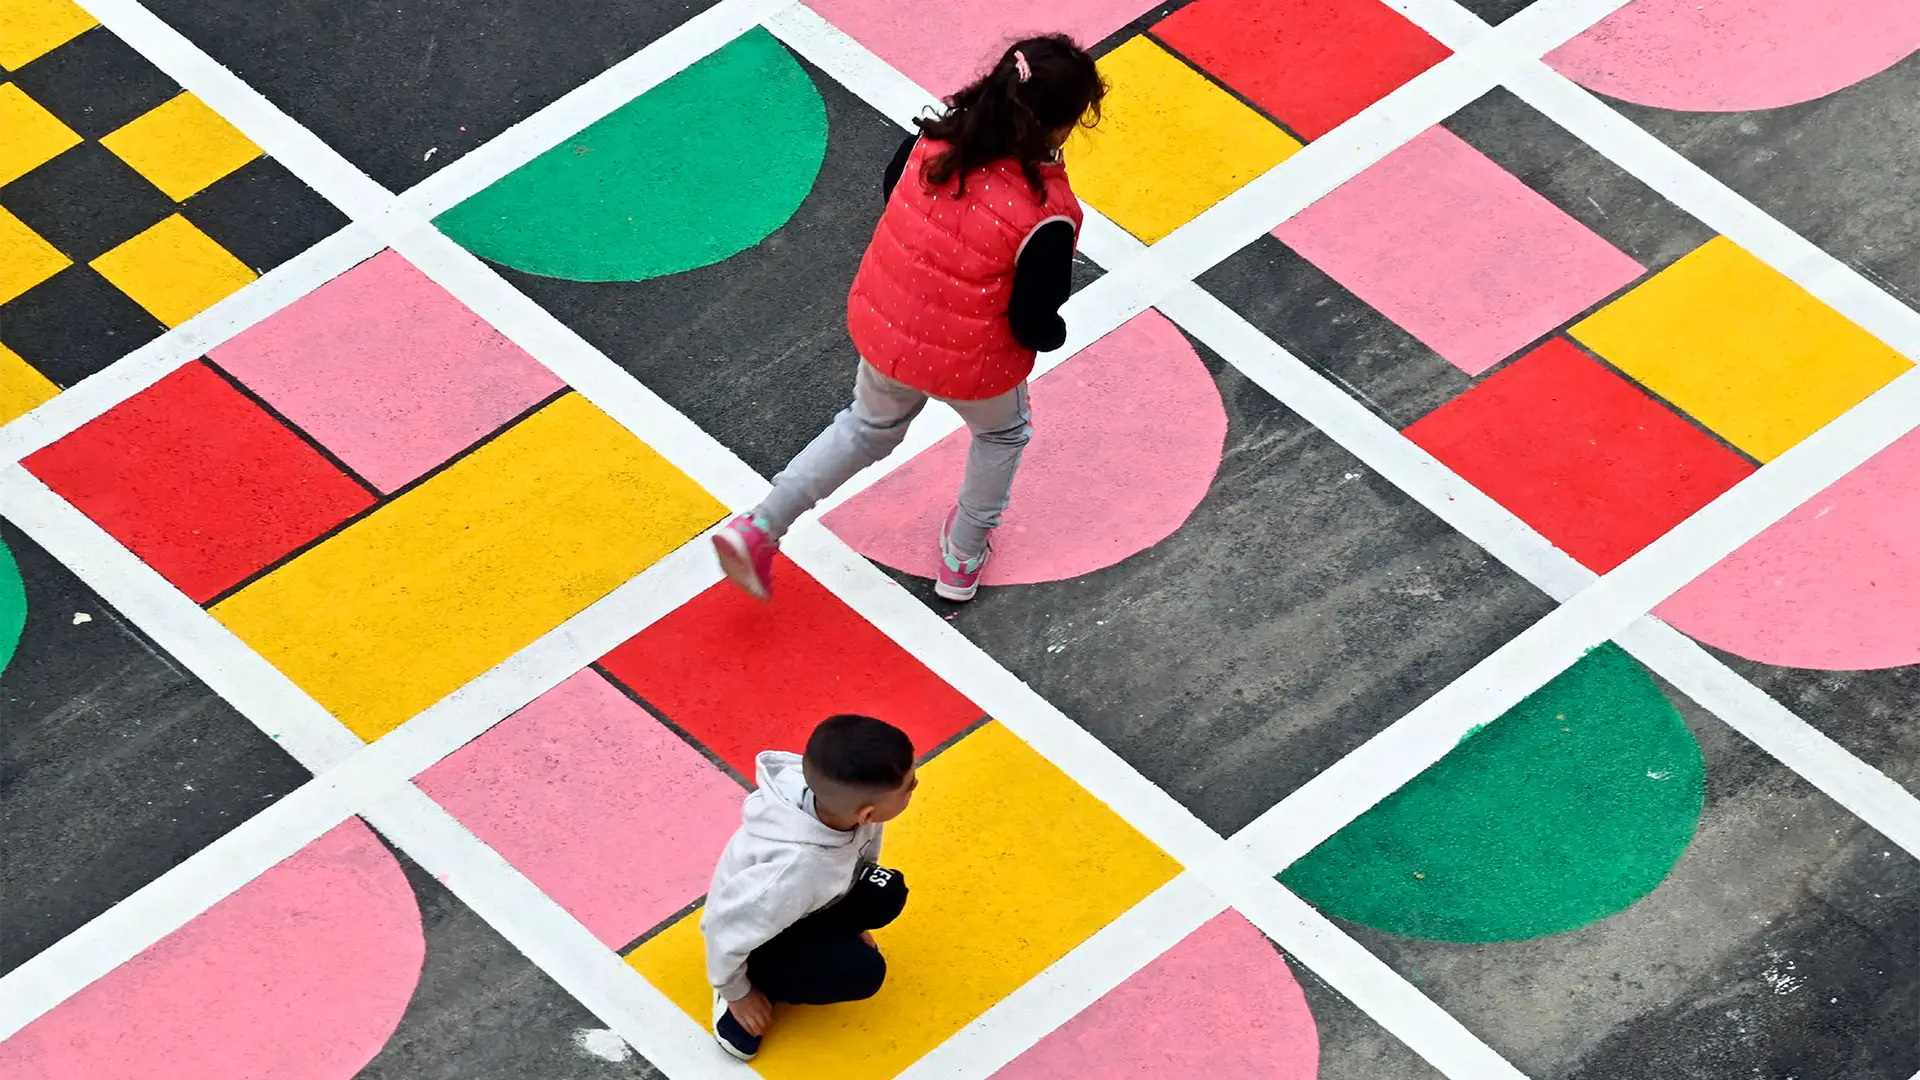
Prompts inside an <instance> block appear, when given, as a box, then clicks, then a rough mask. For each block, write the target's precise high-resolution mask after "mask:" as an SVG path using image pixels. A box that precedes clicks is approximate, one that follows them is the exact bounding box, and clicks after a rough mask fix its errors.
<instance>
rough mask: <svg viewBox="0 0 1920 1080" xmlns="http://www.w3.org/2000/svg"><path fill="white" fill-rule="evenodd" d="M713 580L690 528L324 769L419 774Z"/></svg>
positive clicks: (343, 776) (704, 545) (380, 780)
mask: <svg viewBox="0 0 1920 1080" xmlns="http://www.w3.org/2000/svg"><path fill="white" fill-rule="evenodd" d="M718 581H720V568H719V565H718V564H717V562H716V560H715V559H714V557H713V548H712V546H711V545H710V544H709V543H708V541H707V536H706V535H704V534H703V535H701V536H697V537H695V538H694V539H693V540H691V541H690V542H688V543H687V544H685V545H683V546H681V547H680V548H679V549H678V550H676V551H674V552H673V553H672V554H671V555H668V556H667V557H666V558H664V559H662V560H660V561H659V562H657V563H654V564H653V565H652V566H649V567H647V568H646V569H645V570H644V571H642V572H641V573H640V574H638V575H637V576H635V577H633V578H632V579H630V580H629V581H627V583H626V584H624V585H622V586H620V587H619V588H617V589H615V590H614V591H613V592H611V593H608V594H607V595H606V596H604V597H602V598H600V599H599V600H598V601H595V602H594V603H593V604H591V605H590V606H588V607H587V609H586V610H584V611H582V612H580V613H579V614H578V615H575V616H574V617H573V618H571V619H568V620H567V621H566V622H564V623H561V624H560V625H559V626H558V627H556V628H554V629H553V630H550V631H548V632H547V633H546V634H543V635H541V637H540V639H539V640H538V641H535V642H534V643H533V644H531V645H528V646H527V647H526V648H524V649H521V650H520V651H519V652H517V653H515V654H514V655H513V656H511V657H509V658H507V659H506V660H504V661H502V662H501V663H500V664H499V665H497V666H495V667H494V668H493V669H492V670H490V671H488V672H487V673H486V674H484V675H481V676H480V677H479V678H476V679H474V680H473V681H472V682H470V683H468V684H466V685H465V686H463V687H461V688H460V689H458V690H455V691H454V692H453V693H451V694H449V695H447V696H446V697H444V698H441V699H440V700H439V701H437V702H435V703H434V704H433V705H431V706H429V707H428V708H427V709H426V710H425V711H423V712H421V713H419V714H418V715H416V716H414V717H413V718H412V719H411V720H408V721H407V722H406V723H405V724H402V725H401V726H400V727H398V728H396V729H394V730H393V731H392V732H390V733H388V734H387V735H386V736H385V737H384V738H382V739H381V740H380V741H378V742H376V743H374V744H373V745H371V746H369V747H367V748H366V749H365V750H363V751H361V752H360V753H359V754H357V755H355V757H354V758H353V760H351V761H348V762H347V763H345V764H343V765H341V766H340V767H339V768H337V769H335V770H334V771H333V772H332V773H329V774H328V775H329V777H331V778H335V779H337V781H338V782H339V783H341V784H344V785H349V786H354V787H359V788H370V787H382V788H384V787H388V786H391V785H392V784H393V783H395V782H397V781H402V780H407V779H410V778H412V777H414V776H418V775H419V774H420V773H422V772H425V771H426V770H427V769H430V768H432V767H433V766H434V765H435V764H436V763H438V762H439V761H440V760H441V759H442V758H444V757H446V756H447V755H448V754H451V753H453V752H454V751H455V750H458V749H460V748H461V747H462V746H465V745H466V744H468V743H470V742H472V741H473V740H475V739H477V738H479V737H480V736H481V735H484V734H486V732H487V731H488V730H490V729H491V728H492V727H493V726H494V725H495V724H497V723H499V722H501V721H502V720H504V719H505V718H507V717H508V716H511V715H512V714H513V713H515V712H517V711H519V710H520V709H521V708H522V707H524V706H525V705H526V704H527V703H528V702H530V701H532V700H533V699H535V698H537V697H539V696H540V695H541V694H544V693H546V692H547V691H549V690H551V689H553V688H554V687H556V686H558V685H560V684H561V683H562V682H565V681H566V680H567V679H568V678H571V677H572V676H573V675H574V674H575V673H576V672H578V671H580V669H582V668H584V667H586V666H587V665H588V664H591V663H593V662H594V661H595V660H598V659H600V658H601V657H602V656H605V655H606V654H607V653H609V652H611V651H612V650H613V649H614V648H615V647H616V646H618V645H620V644H622V643H624V642H625V641H626V640H627V639H628V638H631V637H632V636H634V635H635V634H638V633H639V632H641V631H642V630H645V629H646V628H647V627H649V626H652V625H653V624H654V623H655V622H656V621H658V620H660V619H662V618H664V617H666V616H667V615H669V614H671V613H672V612H673V611H674V609H676V608H678V607H680V606H681V605H682V604H685V603H686V602H687V601H689V600H691V599H693V598H694V597H695V596H697V595H698V594H699V593H700V592H701V591H702V590H704V589H706V588H707V587H708V586H710V585H713V584H715V583H717V582H718Z"/></svg>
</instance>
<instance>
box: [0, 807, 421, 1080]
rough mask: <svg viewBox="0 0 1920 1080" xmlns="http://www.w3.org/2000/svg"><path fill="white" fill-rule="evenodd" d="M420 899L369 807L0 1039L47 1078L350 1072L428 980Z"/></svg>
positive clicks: (21, 1065) (5, 1070)
mask: <svg viewBox="0 0 1920 1080" xmlns="http://www.w3.org/2000/svg"><path fill="white" fill-rule="evenodd" d="M425 955H426V942H425V940H424V939H423V937H422V936H421V931H420V909H419V906H418V904H417V903H416V902H415V901H414V897H413V889H412V887H411V886H409V885H408V884H407V879H406V875H405V873H403V872H402V871H401V869H400V866H399V864H398V863H397V862H395V861H394V858H393V855H392V853H390V852H389V851H388V850H387V849H386V847H385V846H383V845H382V844H381V843H380V841H379V840H378V839H376V838H375V837H374V835H373V833H372V831H371V830H369V829H368V828H367V827H366V826H365V825H364V824H362V823H361V822H360V820H359V819H358V818H354V819H351V820H349V821H347V822H346V823H345V824H343V825H340V826H338V827H336V828H335V829H333V830H332V831H331V832H328V833H327V834H326V835H324V836H322V837H320V838H319V839H318V840H315V841H314V842H313V843H311V844H308V845H307V846H306V847H305V848H302V849H301V850H300V851H299V852H297V853H296V854H294V855H293V856H292V857H291V858H288V859H287V860H286V861H284V862H282V863H280V864H279V865H277V866H275V867H273V868H272V869H270V870H268V871H267V872H266V873H264V874H262V875H260V876H259V877H258V878H255V879H254V880H253V881H251V882H249V883H247V884H246V885H244V886H242V887H241V888H240V890H239V891H237V892H235V893H234V894H233V895H231V896H229V897H227V898H226V899H225V900H222V901H220V902H219V903H217V904H215V905H214V906H213V907H211V908H208V909H207V910H206V911H205V912H204V913H202V914H201V915H200V916H199V917H198V918H196V919H194V920H193V921H192V922H189V923H188V924H186V925H185V926H183V927H181V928H180V929H178V930H176V931H174V932H173V933H171V934H169V935H167V936H166V937H164V938H162V939H161V940H160V941H159V942H158V943H157V944H155V945H154V946H153V947H152V948H150V949H148V950H147V951H146V952H143V953H141V954H140V955H139V956H136V957H134V958H133V959H132V960H129V961H128V962H126V963H125V964H122V965H121V966H119V967H117V968H115V969H114V970H112V971H110V972H108V973H107V974H106V975H105V976H104V977H102V978H101V979H99V980H98V981H96V982H94V983H93V984H92V985H90V986H88V987H86V988H85V989H84V990H81V991H80V992H79V993H78V994H75V995H74V996H73V997H70V998H68V999H67V1000H66V1001H64V1002H62V1003H61V1004H60V1005H58V1006H57V1007H55V1008H54V1009H53V1010H52V1011H51V1012H48V1013H47V1014H46V1015H44V1016H42V1017H40V1018H39V1019H38V1020H35V1021H34V1022H33V1023H31V1024H29V1025H27V1026H26V1027H25V1028H22V1029H21V1030H20V1032H19V1033H18V1034H16V1035H15V1036H14V1037H13V1038H11V1039H9V1040H7V1041H6V1042H4V1043H0V1076H10V1077H32V1078H35V1080H120V1078H132V1077H139V1078H141V1080H347V1078H348V1077H351V1076H353V1075H354V1074H355V1073H357V1072H359V1071H360V1070H361V1069H362V1068H363V1067H364V1066H365V1065H366V1064H367V1062H368V1061H371V1060H372V1059H373V1056H374V1054H376V1053H378V1052H379V1050H380V1048H381V1047H382V1046H384V1045H385V1044H386V1041H387V1039H388V1037H389V1036H391V1035H392V1034H393V1030H394V1028H395V1026H396V1025H398V1024H399V1022H400V1014H401V1013H402V1012H404V1011H405V1010H406V1007H407V1002H408V1001H409V1000H410V999H411V998H412V996H413V990H414V986H415V984H417V983H418V982H419V980H420V965H421V961H422V960H423V959H424V957H425Z"/></svg>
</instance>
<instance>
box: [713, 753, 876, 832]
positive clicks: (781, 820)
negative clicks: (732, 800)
mask: <svg viewBox="0 0 1920 1080" xmlns="http://www.w3.org/2000/svg"><path fill="white" fill-rule="evenodd" d="M754 780H755V782H756V783H758V784H759V785H760V786H759V788H758V789H757V790H756V791H754V793H753V794H751V795H749V796H747V802H746V806H745V807H744V808H743V813H742V817H743V819H744V820H743V822H742V823H743V825H744V826H745V828H746V831H747V833H748V834H749V835H751V836H754V837H757V838H758V839H761V840H768V841H772V842H773V843H776V844H808V845H811V846H814V847H823V848H838V847H846V846H848V845H849V844H852V843H853V842H854V838H855V837H856V836H857V835H858V833H859V830H857V829H856V830H854V831H853V832H841V831H840V830H838V829H832V828H828V827H827V826H826V825H825V824H823V823H821V821H820V819H819V818H818V817H815V816H814V813H813V811H811V810H809V809H807V806H806V803H807V778H806V774H805V773H803V772H802V771H801V769H800V755H799V754H795V753H790V752H788V751H785V750H763V751H761V752H760V756H758V757H756V758H755V759H754Z"/></svg>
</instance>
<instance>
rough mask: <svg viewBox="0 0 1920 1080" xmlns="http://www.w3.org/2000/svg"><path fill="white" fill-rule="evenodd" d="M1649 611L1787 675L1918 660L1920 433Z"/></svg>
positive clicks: (1875, 458) (1906, 438)
mask: <svg viewBox="0 0 1920 1080" xmlns="http://www.w3.org/2000/svg"><path fill="white" fill-rule="evenodd" d="M1654 613H1655V614H1656V615H1658V616H1660V617H1661V618H1662V619H1665V620H1666V621H1667V622H1669V623H1671V624H1672V625H1673V626H1675V627H1677V628H1679V629H1680V630H1682V631H1684V632H1686V633H1688V634H1691V635H1692V636H1693V637H1695V638H1698V639H1699V640H1701V641H1704V642H1706V643H1707V644H1709V645H1712V646H1714V647H1716V648H1720V649H1725V650H1727V651H1728V652H1731V653H1735V654H1737V655H1739V656H1744V657H1746V658H1747V659H1749V660H1757V661H1759V662H1761V663H1763V664H1777V665H1780V666H1782V667H1797V668H1816V669H1819V670H1823V671H1863V670H1872V669H1878V668H1890V667H1904V666H1906V665H1908V664H1920V431H1916V432H1913V433H1911V434H1908V435H1906V436H1904V437H1902V438H1901V439H1900V440H1899V441H1897V442H1895V443H1894V444H1893V445H1892V446H1889V447H1887V448H1886V449H1885V450H1882V451H1881V452H1880V453H1878V454H1876V455H1874V456H1873V457H1872V458H1870V459H1868V460H1867V462H1866V463H1865V464H1863V465H1861V466H1860V467H1859V468H1857V469H1855V470H1853V471H1852V472H1850V473H1848V474H1847V475H1846V476H1844V477H1841V478H1840V479H1839V480H1838V481H1837V482H1835V483H1834V484H1833V485H1832V486H1831V487H1829V488H1827V489H1826V490H1825V491H1822V492H1821V493H1820V494H1818V495H1816V496H1814V497H1813V498H1811V499H1809V500H1807V501H1806V502H1805V503H1803V504H1801V505H1800V507H1799V508H1797V509H1796V510H1794V511H1793V512H1792V513H1791V514H1788V515H1787V516H1786V517H1784V518H1782V519H1780V520H1779V521H1778V522H1775V523H1774V524H1773V525H1772V526H1771V527H1770V528H1768V529H1767V530H1766V531H1765V532H1762V533H1761V534H1760V535H1759V536H1756V537H1754V538H1753V539H1752V540H1750V541H1748V542H1747V543H1746V545H1745V546H1743V547H1741V548H1740V549H1739V550H1738V551H1735V552H1734V553H1733V554H1732V555H1729V556H1727V557H1726V558H1725V559H1722V560H1721V561H1720V562H1719V563H1717V564H1715V565H1714V567H1713V568H1712V569H1710V570H1708V571H1707V572H1706V573H1704V574H1702V575H1700V576H1699V577H1698V578H1696V579H1694V581H1693V582H1692V583H1691V584H1689V585H1688V586H1687V587H1686V588H1684V589H1681V590H1680V591H1679V592H1678V593H1675V594H1674V595H1673V596H1672V597H1671V598H1670V599H1668V600H1667V602H1666V603H1664V604H1661V605H1660V606H1659V607H1658V608H1656V609H1655V611H1654Z"/></svg>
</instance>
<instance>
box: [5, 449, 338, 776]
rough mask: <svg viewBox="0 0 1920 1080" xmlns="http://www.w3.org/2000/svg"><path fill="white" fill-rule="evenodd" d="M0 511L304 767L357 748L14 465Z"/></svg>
mask: <svg viewBox="0 0 1920 1080" xmlns="http://www.w3.org/2000/svg"><path fill="white" fill-rule="evenodd" d="M0 515H3V516H5V517H6V518H7V520H9V521H11V522H13V523H14V524H15V525H18V526H19V527H20V528H21V529H22V530H24V531H25V532H26V534H27V535H28V536H30V537H32V538H33V542H34V543H36V544H39V545H40V546H41V547H43V548H46V549H47V551H48V552H50V553H52V555H53V557H54V558H56V559H58V560H60V562H61V564H62V565H64V566H65V567H66V568H67V569H69V570H71V571H73V573H74V574H75V576H77V577H79V578H80V580H81V581H83V582H85V583H86V584H87V587H88V588H90V589H92V590H93V591H94V592H97V593H99V594H100V596H101V597H102V598H103V599H105V600H106V601H107V602H108V603H109V604H112V605H113V606H114V607H115V608H116V609H118V610H119V612H120V613H121V614H122V615H125V616H126V617H127V619H128V620H130V621H131V622H132V623H133V624H134V625H135V626H138V627H139V628H140V629H141V630H143V631H145V632H146V633H147V634H148V635H149V636H151V637H152V638H153V640H154V643H155V644H157V645H159V646H160V648H162V649H164V650H166V651H167V652H168V653H170V654H171V655H173V656H174V657H176V658H178V659H179V660H180V661H181V662H182V663H184V664H186V665H187V666H188V669H189V670H191V671H192V672H193V673H194V674H195V675H197V676H199V678H200V680H201V681H202V682H205V683H206V684H207V687H208V688H209V689H211V690H212V691H213V692H214V693H216V694H218V695H220V696H221V697H223V698H225V699H226V700H227V702H228V703H229V704H231V705H232V706H233V707H234V708H236V709H238V710H240V712H241V714H242V715H244V716H246V717H247V718H248V719H249V720H251V721H253V723H254V724H255V725H256V726H258V727H259V728H260V730H261V731H262V732H264V733H265V734H266V735H267V736H268V737H270V738H272V739H273V740H274V741H275V742H278V743H279V744H280V746H281V748H282V749H284V750H286V751H287V753H289V754H292V755H293V758H294V760H296V761H298V762H299V763H300V764H301V765H303V766H305V767H306V768H307V769H308V770H310V771H312V772H315V773H319V772H323V771H325V770H326V769H328V768H331V767H332V766H334V765H338V764H339V763H341V762H342V761H345V760H346V759H347V758H349V757H352V756H353V755H354V754H355V753H357V752H358V751H359V750H360V749H361V746H362V744H361V742H360V740H359V739H358V738H356V737H355V736H354V735H353V733H351V732H349V731H348V730H347V729H346V728H344V727H342V726H340V723H339V722H338V721H337V720H335V719H334V718H333V716H332V714H331V713H328V712H327V711H326V710H325V709H323V708H321V707H320V705H319V703H318V702H316V701H314V700H313V698H311V697H309V696H307V693H306V691H304V690H302V689H300V688H299V687H298V686H296V685H294V683H293V680H291V679H289V678H287V677H286V676H285V675H282V674H281V673H280V671H279V669H277V668H275V667H274V666H273V665H272V664H269V663H267V661H266V660H265V659H264V658H262V657H261V656H260V654H259V653H257V652H254V651H253V649H252V648H250V647H249V646H248V645H247V644H246V643H245V642H243V641H241V640H240V639H239V638H238V637H237V636H235V635H234V633H233V631H231V630H228V629H227V628H226V627H224V626H222V625H220V623H219V621H218V620H216V619H214V617H213V616H212V615H210V614H208V613H207V611H206V610H205V609H204V608H202V607H201V606H200V605H198V604H196V603H194V602H193V601H192V600H190V599H188V598H187V596H186V594H185V593H182V592H181V591H180V590H178V589H176V588H174V587H173V586H172V585H171V584H170V583H168V581H167V580H166V579H165V578H163V577H161V576H160V574H159V573H158V572H157V571H155V570H154V569H153V568H152V567H150V566H148V565H147V564H146V563H144V562H141V561H140V558H139V556H137V555H135V554H134V553H133V552H131V551H128V550H127V549H126V548H125V547H124V546H122V545H121V543H120V542H119V541H118V540H115V539H114V538H113V537H112V536H110V535H108V534H107V532H106V531H105V530H103V529H101V528H100V526H98V525H96V524H94V523H93V522H92V521H91V520H90V519H88V518H87V516H86V515H85V514H82V513H81V512H80V511H79V510H76V509H75V508H74V507H73V506H72V504H70V503H68V502H67V501H66V500H65V499H62V498H61V497H60V496H59V495H56V494H55V493H54V492H53V491H52V490H51V489H49V488H48V487H47V486H46V485H45V484H43V483H41V482H40V480H39V478H38V477H35V476H34V475H33V474H31V473H29V472H27V470H26V469H25V468H23V467H21V466H19V465H13V466H9V467H7V468H5V469H0Z"/></svg>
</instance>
